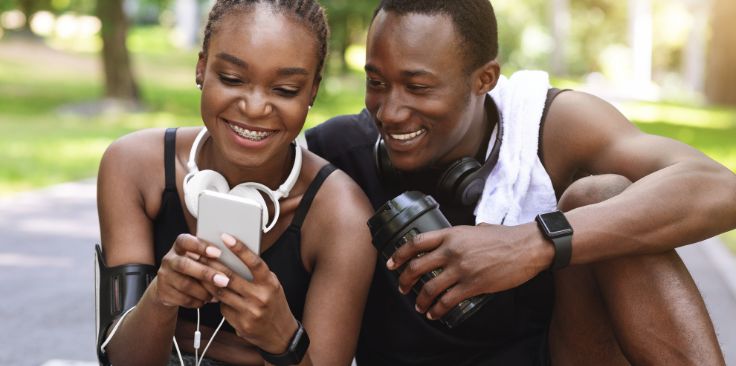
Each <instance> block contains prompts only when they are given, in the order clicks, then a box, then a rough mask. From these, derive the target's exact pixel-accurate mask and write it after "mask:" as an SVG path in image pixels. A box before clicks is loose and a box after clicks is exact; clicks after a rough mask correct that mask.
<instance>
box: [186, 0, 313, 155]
mask: <svg viewBox="0 0 736 366" xmlns="http://www.w3.org/2000/svg"><path fill="white" fill-rule="evenodd" d="M206 52H207V53H206V54H203V55H201V56H200V60H199V62H198V63H197V82H198V83H201V84H202V97H201V113H202V120H203V121H204V123H205V126H207V129H208V130H209V132H210V133H211V134H212V136H213V141H214V143H215V145H216V146H217V147H218V149H217V150H219V151H220V152H221V153H222V154H223V155H224V158H225V160H226V161H228V162H230V163H233V164H236V165H238V166H240V167H252V168H255V167H261V166H263V165H264V163H266V162H268V161H269V160H276V161H278V162H280V164H283V161H284V160H283V159H286V157H285V156H286V154H288V149H287V146H288V144H289V143H290V142H291V141H293V140H294V139H295V138H296V136H297V135H298V134H299V132H300V131H301V129H302V127H303V125H304V120H305V118H306V115H307V110H308V107H309V105H310V104H311V103H312V101H313V100H314V97H315V96H316V93H317V88H318V84H317V82H316V73H317V42H316V40H315V38H314V36H313V34H312V32H311V31H310V30H309V29H308V28H307V27H306V26H305V25H303V24H301V23H299V22H298V21H296V20H294V19H292V18H290V17H288V16H284V15H283V14H278V13H275V12H273V11H272V10H271V8H269V7H268V6H265V5H255V6H254V7H253V8H252V10H250V11H237V12H233V13H231V14H226V15H224V16H223V18H222V19H221V20H220V24H219V25H218V27H217V28H216V29H215V31H214V32H213V33H212V35H211V39H210V43H209V49H208V50H206Z"/></svg>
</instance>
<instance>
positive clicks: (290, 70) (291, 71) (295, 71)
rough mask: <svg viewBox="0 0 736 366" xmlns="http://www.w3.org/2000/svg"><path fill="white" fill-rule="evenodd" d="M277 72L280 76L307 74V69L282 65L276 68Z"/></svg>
mask: <svg viewBox="0 0 736 366" xmlns="http://www.w3.org/2000/svg"><path fill="white" fill-rule="evenodd" d="M277 73H278V74H279V75H280V76H291V75H309V71H307V69H305V68H302V67H284V68H280V69H278V71H277Z"/></svg>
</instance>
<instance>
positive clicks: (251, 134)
mask: <svg viewBox="0 0 736 366" xmlns="http://www.w3.org/2000/svg"><path fill="white" fill-rule="evenodd" d="M227 125H228V126H230V129H232V130H233V131H235V133H237V134H238V135H239V136H240V137H242V138H245V139H248V140H252V141H261V140H263V139H265V138H266V137H268V136H271V135H272V134H273V132H266V131H251V130H246V129H245V128H242V127H240V126H236V125H234V124H232V123H228V124H227Z"/></svg>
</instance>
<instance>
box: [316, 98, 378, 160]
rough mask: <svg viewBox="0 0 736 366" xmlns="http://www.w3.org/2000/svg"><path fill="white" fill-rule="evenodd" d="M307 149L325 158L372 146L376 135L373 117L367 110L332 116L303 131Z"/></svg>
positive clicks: (328, 158)
mask: <svg viewBox="0 0 736 366" xmlns="http://www.w3.org/2000/svg"><path fill="white" fill-rule="evenodd" d="M305 137H306V140H307V146H308V147H309V150H310V151H312V152H314V153H316V154H317V155H320V156H322V157H323V158H325V159H327V160H331V158H332V157H335V156H338V155H342V154H345V153H349V152H350V151H351V150H354V149H363V148H365V147H366V146H372V145H373V144H375V142H376V138H377V137H378V131H377V129H376V126H375V124H374V123H373V118H372V117H371V115H370V113H368V111H367V110H365V109H363V111H361V112H360V113H358V114H350V115H342V116H337V117H333V118H331V119H329V120H327V121H325V122H324V123H321V124H319V125H317V126H315V127H312V128H310V129H309V130H307V131H306V132H305Z"/></svg>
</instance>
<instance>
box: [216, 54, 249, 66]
mask: <svg viewBox="0 0 736 366" xmlns="http://www.w3.org/2000/svg"><path fill="white" fill-rule="evenodd" d="M215 57H217V58H219V59H221V60H223V61H227V62H229V63H231V64H235V65H237V66H240V67H243V68H248V63H247V62H245V61H243V60H241V59H239V58H237V57H235V56H233V55H231V54H229V53H225V52H220V53H218V54H217V55H216V56H215Z"/></svg>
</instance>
